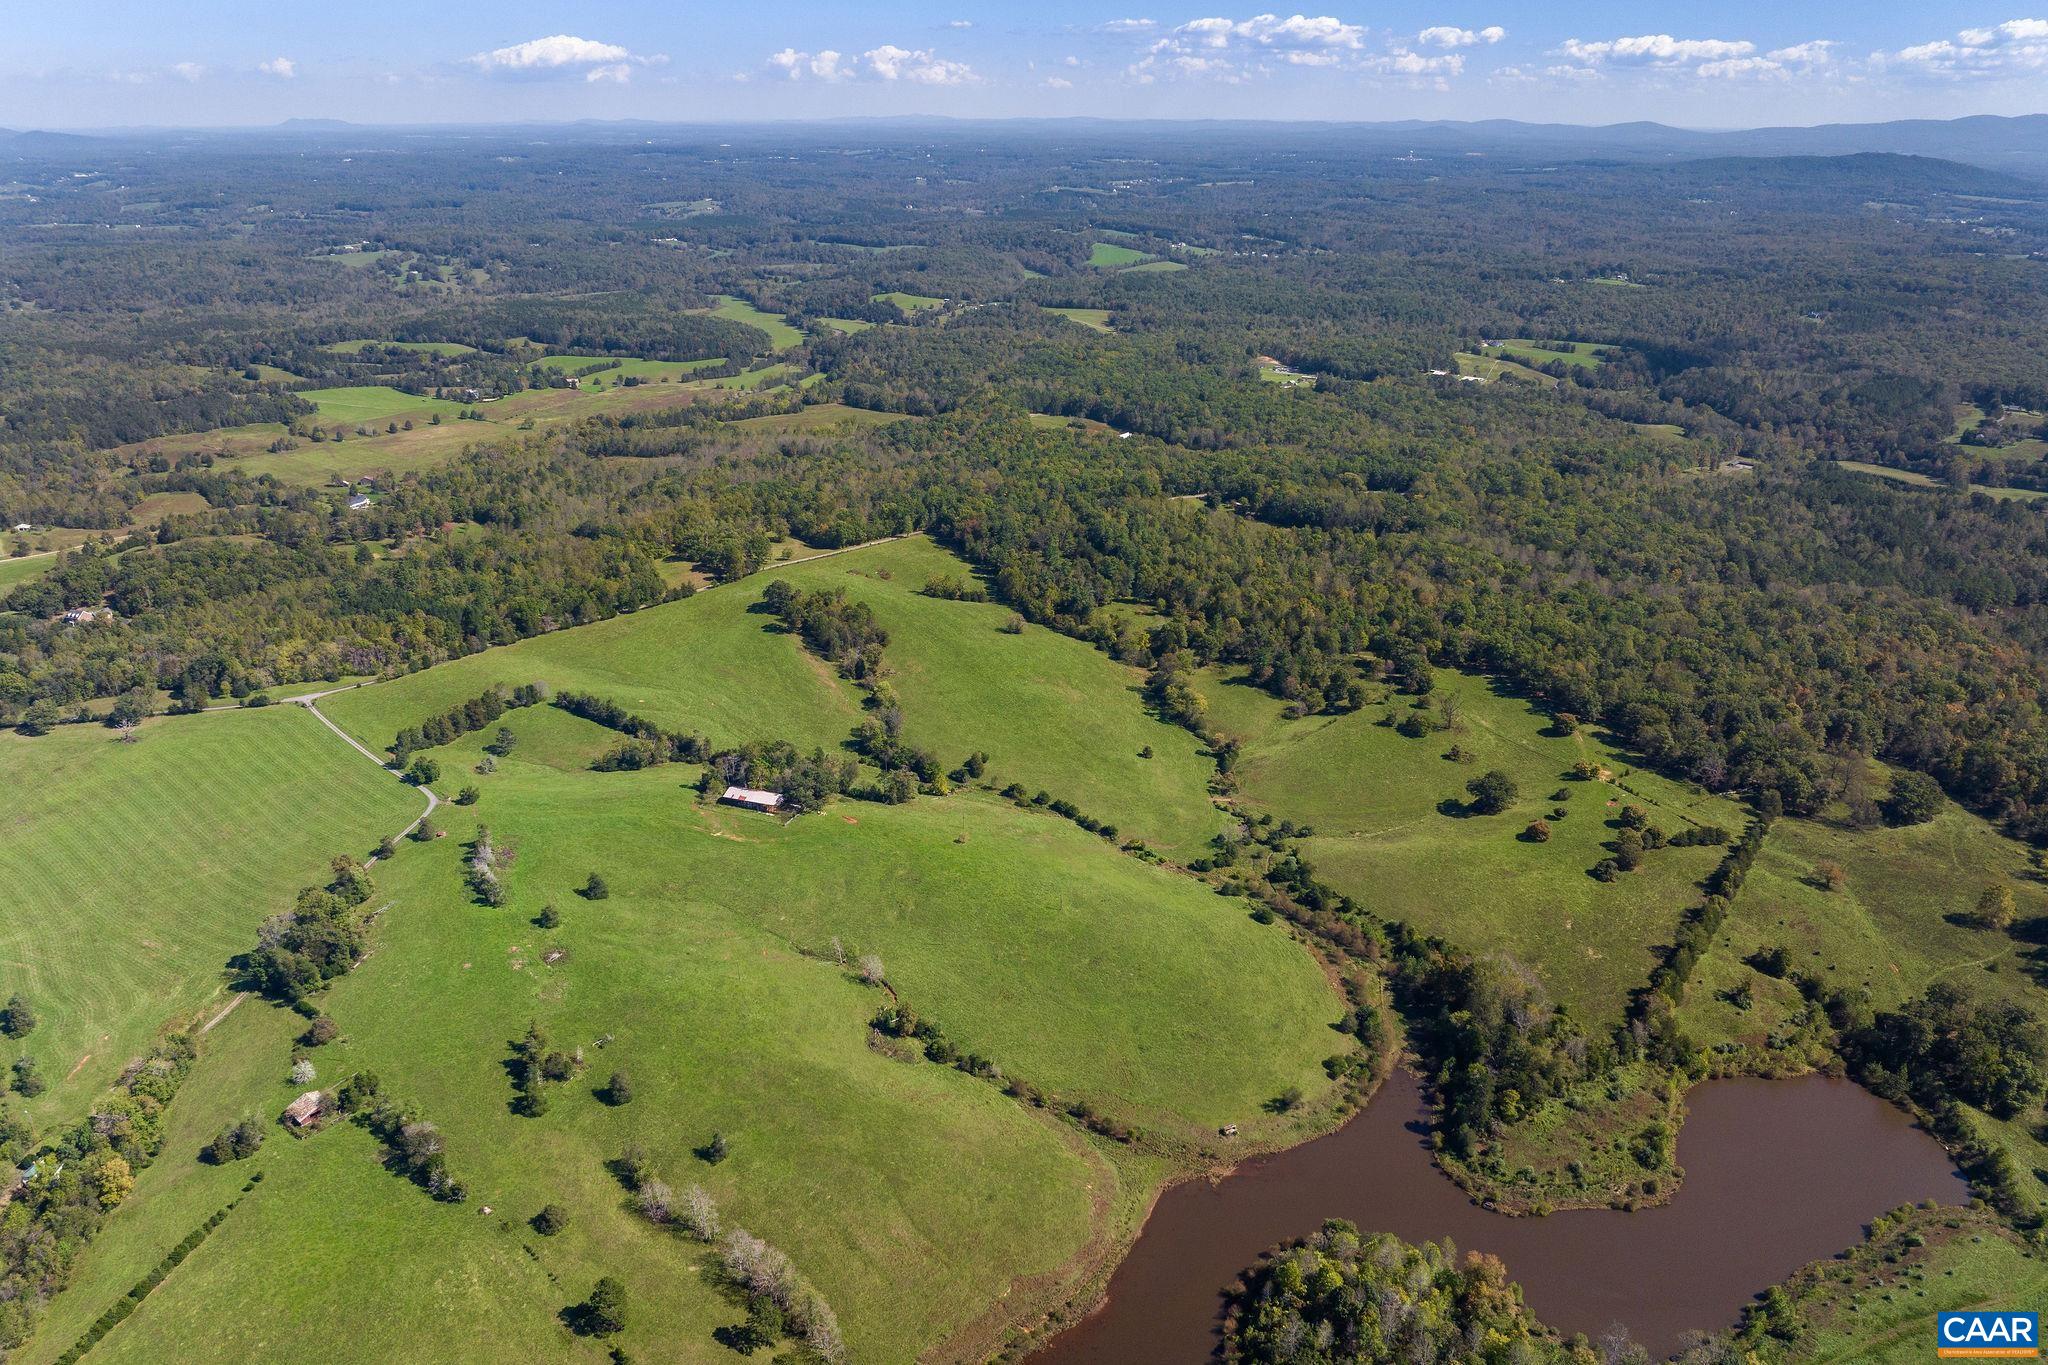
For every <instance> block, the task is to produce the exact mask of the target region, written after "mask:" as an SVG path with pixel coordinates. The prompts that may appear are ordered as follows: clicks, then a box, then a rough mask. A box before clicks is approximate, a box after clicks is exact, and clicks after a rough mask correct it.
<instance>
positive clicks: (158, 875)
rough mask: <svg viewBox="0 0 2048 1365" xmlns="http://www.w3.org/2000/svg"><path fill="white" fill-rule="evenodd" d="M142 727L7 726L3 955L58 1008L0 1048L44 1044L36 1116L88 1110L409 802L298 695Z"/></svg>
mask: <svg viewBox="0 0 2048 1365" xmlns="http://www.w3.org/2000/svg"><path fill="white" fill-rule="evenodd" d="M136 733H137V740H138V742H136V743H134V744H124V743H121V742H120V741H119V740H118V739H116V738H115V737H114V735H113V733H112V732H111V731H108V730H106V729H104V728H103V727H100V726H96V725H63V726H59V727H57V728H56V729H55V730H53V731H52V732H51V733H50V734H48V735H44V736H41V737H38V738H33V739H31V738H23V737H19V736H14V735H7V736H4V737H0V784H4V785H5V786H6V787H7V789H8V790H9V791H10V792H12V793H14V795H13V797H12V798H11V799H10V802H9V827H8V830H7V836H6V838H5V839H0V885H4V886H6V887H7V893H6V895H5V896H0V960H4V961H6V962H7V963H9V964H10V970H9V972H8V977H9V989H10V990H14V989H19V990H20V991H21V992H22V994H23V995H25V996H26V997H28V998H29V999H30V1000H32V1001H34V1002H36V1004H37V1006H38V1008H39V1011H40V1012H41V1013H42V1015H43V1020H42V1023H41V1025H40V1026H39V1027H38V1028H37V1029H36V1030H35V1032H33V1033H32V1034H30V1035H29V1036H28V1037H27V1038H25V1039H21V1040H18V1041H17V1040H9V1041H8V1042H6V1043H5V1044H0V1054H4V1055H0V1061H4V1062H9V1063H11V1062H12V1061H13V1059H14V1058H15V1057H17V1056H22V1055H27V1056H32V1057H34V1058H35V1059H36V1060H37V1061H38V1062H39V1063H40V1064H41V1067H42V1070H43V1073H44V1075H45V1076H46V1077H48V1078H49V1080H50V1086H49V1089H48V1090H47V1091H46V1092H45V1093H44V1094H42V1095H40V1096H38V1097H36V1098H35V1099H33V1100H31V1101H29V1102H28V1103H27V1104H26V1105H24V1107H23V1108H24V1111H25V1113H26V1115H27V1117H28V1118H29V1119H30V1121H31V1122H32V1123H33V1124H34V1126H35V1127H36V1128H37V1129H38V1130H42V1129H47V1128H52V1127H57V1126H61V1125H62V1124H63V1123H65V1122H67V1121H69V1120H71V1119H73V1118H75V1117H76V1116H77V1115H78V1114H79V1113H80V1112H82V1106H84V1105H86V1104H88V1103H90V1102H91V1101H92V1100H93V1099H94V1098H95V1097H97V1096H98V1095H99V1094H100V1093H101V1092H103V1091H104V1090H105V1088H106V1087H107V1086H108V1085H110V1084H111V1083H112V1081H113V1079H114V1075H115V1073H116V1072H117V1071H118V1070H119V1068H120V1066H121V1065H122V1064H123V1063H124V1062H126V1061H127V1059H128V1058H130V1057H132V1056H136V1055H138V1054H140V1053H141V1052H142V1051H144V1050H146V1047H147V1044H148V1040H149V1039H150V1038H151V1037H153V1036H154V1035H155V1033H156V1032H157V1030H158V1029H159V1028H160V1027H161V1025H162V1024H163V1022H164V1019H165V1016H166V1015H167V1014H177V1013H179V1012H181V1011H184V1010H189V1009H197V1008H200V1007H202V1006H205V1005H207V1004H208V1003H209V1002H210V1001H212V1000H213V999H214V998H215V997H216V996H217V993H218V990H219V980H220V967H221V964H222V963H223V962H225V961H226V960H227V959H228V958H229V957H230V956H232V955H233V954H235V953H237V952H240V951H242V950H243V949H245V948H247V947H248V946H249V944H250V943H251V942H252V941H253V938H254V935H255V933H256V930H257V927H258V926H259V924H260V923H261V922H262V920H263V919H264V918H265V917H266V916H267V915H269V914H270V913H272V912H273V911H274V910H276V909H278V908H280V907H281V906H283V905H284V904H286V903H288V901H289V899H290V897H291V896H292V895H293V894H294V893H295V892H296V891H297V890H298V888H300V887H301V886H304V885H305V884H306V883H307V882H308V881H310V880H313V879H314V876H315V874H317V873H318V871H319V870H320V869H321V868H323V867H324V866H325V865H326V862H327V860H328V859H329V858H331V857H333V856H334V855H335V854H337V853H357V854H360V853H366V852H368V851H369V850H370V849H371V848H372V847H374V846H375V844H376V842H377V840H378V839H379V838H380V837H382V836H383V835H384V834H385V833H386V832H388V831H389V830H390V829H392V828H394V827H395V826H396V825H397V824H398V823H399V822H400V821H401V820H402V819H403V818H404V815H403V813H404V812H405V811H406V809H407V808H408V807H409V806H410V805H411V802H410V800H408V799H407V798H405V797H404V796H403V789H402V788H400V787H399V786H398V785H397V783H396V782H395V781H393V780H392V779H391V778H389V777H388V776H384V777H379V776H376V775H372V774H370V773H368V772H366V771H364V770H363V769H362V768H360V767H358V766H357V764H356V762H355V760H354V759H344V758H342V756H341V751H340V750H338V749H337V748H335V747H333V742H332V741H331V740H329V739H328V738H326V737H325V736H323V735H321V734H320V733H319V732H318V730H317V728H316V727H315V726H314V725H313V724H312V723H311V722H309V721H307V720H305V719H304V718H303V717H300V716H298V715H296V714H295V713H293V712H291V711H290V710H288V709H287V708H284V707H268V708H239V709H237V710H236V711H234V712H231V713H221V714H215V715H213V716H212V717H211V719H208V720H204V721H200V720H186V719H184V718H157V719H152V720H148V721H145V722H143V724H142V725H141V727H140V728H139V729H138V730H137V732H136ZM88 868H89V869H91V873H90V875H82V874H81V871H80V870H81V869H88ZM165 868H176V869H178V870H179V873H180V875H179V876H177V877H176V878H172V879H166V878H165V877H164V876H163V875H162V874H163V869H165ZM87 1054H90V1061H89V1063H88V1064H87V1065H86V1066H84V1067H83V1068H81V1069H78V1070H77V1071H76V1073H75V1074H71V1075H67V1074H66V1073H68V1072H71V1071H72V1068H73V1064H74V1063H75V1062H76V1061H77V1060H78V1059H79V1058H80V1057H84V1056H86V1055H87ZM60 1077H62V1078H63V1079H59V1078H60Z"/></svg>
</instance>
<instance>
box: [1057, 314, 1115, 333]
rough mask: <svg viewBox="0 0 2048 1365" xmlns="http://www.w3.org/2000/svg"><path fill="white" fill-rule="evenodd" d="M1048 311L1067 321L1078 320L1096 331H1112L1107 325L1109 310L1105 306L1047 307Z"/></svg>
mask: <svg viewBox="0 0 2048 1365" xmlns="http://www.w3.org/2000/svg"><path fill="white" fill-rule="evenodd" d="M1045 311H1046V312H1048V313H1058V314H1059V315H1060V316H1061V317H1063V318H1065V319H1066V320H1067V321H1069V322H1078V323H1080V324H1081V325H1082V326H1083V327H1092V328H1094V329H1095V330H1096V331H1098V332H1114V331H1115V330H1116V328H1114V327H1112V326H1110V325H1109V314H1110V310H1109V309H1107V308H1048V309H1046V310H1045Z"/></svg>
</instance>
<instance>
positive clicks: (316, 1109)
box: [284, 1090, 320, 1128]
mask: <svg viewBox="0 0 2048 1365" xmlns="http://www.w3.org/2000/svg"><path fill="white" fill-rule="evenodd" d="M319 1116H320V1092H319V1091H317V1090H308V1091H307V1092H306V1093H305V1094H303V1095H301V1096H299V1097H298V1098H297V1099H295V1100H293V1101H292V1102H291V1103H290V1104H288V1105H286V1106H285V1107H284V1121H285V1122H286V1123H289V1124H290V1125H291V1126H292V1127H294V1128H304V1127H305V1126H306V1125H307V1124H309V1123H311V1122H312V1121H313V1120H314V1119H316V1118H318V1117H319Z"/></svg>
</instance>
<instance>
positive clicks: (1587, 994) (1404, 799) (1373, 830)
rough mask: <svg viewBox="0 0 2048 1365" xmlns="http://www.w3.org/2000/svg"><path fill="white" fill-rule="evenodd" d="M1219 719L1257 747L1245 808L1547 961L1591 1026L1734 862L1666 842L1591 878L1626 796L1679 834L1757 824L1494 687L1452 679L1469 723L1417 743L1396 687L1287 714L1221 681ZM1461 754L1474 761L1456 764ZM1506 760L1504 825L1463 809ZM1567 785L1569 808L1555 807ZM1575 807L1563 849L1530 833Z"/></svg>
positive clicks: (1439, 928) (1373, 888)
mask: <svg viewBox="0 0 2048 1365" xmlns="http://www.w3.org/2000/svg"><path fill="white" fill-rule="evenodd" d="M1204 695H1205V696H1206V697H1208V698H1209V699H1210V720H1209V723H1210V725H1211V726H1212V727H1215V728H1217V729H1220V730H1222V731H1223V732H1224V733H1226V734H1230V735H1234V736H1236V737H1238V738H1240V739H1241V740H1242V741H1243V744H1244V747H1243V751H1242V754H1241V757H1240V758H1239V760H1238V765H1237V772H1238V777H1239V781H1240V784H1241V789H1242V798H1243V804H1244V806H1245V808H1246V809H1247V810H1249V811H1251V812H1252V813H1254V814H1264V813H1270V814H1272V815H1273V816H1275V817H1276V818H1285V819H1290V820H1293V821H1295V822H1296V823H1297V824H1306V825H1308V826H1310V827H1311V828H1312V829H1313V831H1314V834H1313V837H1311V838H1309V839H1307V840H1306V841H1305V844H1306V856H1307V857H1308V859H1309V861H1310V862H1311V863H1312V864H1313V865H1314V866H1315V867H1316V869H1317V871H1318V873H1319V874H1320V875H1321V877H1322V878H1323V880H1324V881H1326V882H1328V883H1329V884H1330V885H1332V886H1334V887H1335V888H1337V889H1338V890H1340V891H1343V892H1345V893H1346V894H1348V895H1350V896H1352V897H1354V898H1355V899H1357V900H1358V901H1359V902H1360V903H1361V904H1362V905H1364V906H1365V907H1366V908H1367V909H1368V910H1370V911H1371V912H1372V913H1374V914H1377V915H1380V916H1382V917H1385V918H1388V919H1398V920H1405V921H1407V922H1408V923H1410V924H1411V925H1413V926H1415V927H1416V928H1418V929H1421V930H1423V931H1425V932H1428V933H1433V934H1441V935H1443V936H1444V937H1445V938H1447V939H1449V940H1451V941H1452V942H1454V943H1457V944H1459V945H1461V946H1463V947H1465V948H1468V949H1471V950H1473V951H1476V952H1482V953H1483V952H1488V951H1494V950H1498V951H1502V952H1505V953H1507V954H1509V955H1510V956H1512V957H1514V958H1515V959H1516V960H1517V961H1520V962H1522V963H1524V964H1526V965H1527V966H1529V967H1531V968H1533V969H1534V970H1535V971H1536V973H1537V974H1538V975H1539V976H1540V977H1541V978H1542V980H1543V981H1544V982H1545V984H1546V985H1547V986H1548V987H1549V989H1550V992H1551V994H1552V996H1553V997H1554V998H1556V999H1558V1000H1560V1001H1563V1002H1565V1003H1567V1004H1569V1005H1570V1006H1571V1008H1572V1010H1573V1011H1574V1013H1576V1014H1577V1015H1578V1017H1579V1018H1580V1019H1582V1020H1587V1021H1589V1022H1593V1023H1597V1024H1599V1025H1602V1026H1604V1025H1607V1024H1611V1023H1613V1022H1615V1021H1616V1020H1618V1019H1619V1018H1620V1016H1621V1013H1622V1010H1623V1008H1624V1007H1625V1006H1626V1004H1627V1000H1628V992H1629V991H1630V990H1631V989H1632V988H1634V987H1636V986H1638V985H1640V984H1641V983H1642V982H1643V981H1645V980H1646V979H1647V978H1648V977H1649V974H1650V970H1651V968H1652V967H1653V966H1654V965H1655V958H1654V952H1655V950H1656V949H1657V948H1659V947H1661V946H1663V945H1665V944H1668V943H1669V942H1670V941H1671V936H1672V933H1673V931H1674V930H1676V928H1677V927H1678V923H1679V919H1680V916H1681V915H1682V914H1683V913H1684V911H1685V910H1686V909H1687V907H1689V906H1691V905H1693V904H1695V903H1697V901H1698V900H1699V896H1700V893H1699V890H1698V887H1697V885H1696V883H1697V882H1698V881H1699V880H1700V879H1701V878H1703V877H1705V876H1706V875H1707V873H1709V872H1711V871H1712V870H1713V868H1714V866H1715V865H1716V864H1717V863H1718V862H1719V861H1720V859H1721V854H1722V850H1720V849H1716V848H1666V849H1659V850H1657V851H1654V852H1652V853H1650V854H1649V855H1648V857H1647V858H1646V860H1645V862H1644V865H1643V867H1642V868H1641V869H1639V870H1638V871H1635V872H1631V873H1624V874H1622V875H1621V877H1620V878H1619V879H1618V880H1616V881H1614V882H1611V883H1603V882H1599V881H1595V880H1594V879H1593V878H1592V877H1591V876H1589V875H1588V869H1590V868H1591V867H1592V866H1593V865H1594V864H1595V863H1596V862H1598V861H1599V860H1600V859H1601V858H1603V857H1606V856H1607V853H1608V850H1607V849H1606V848H1605V847H1604V845H1605V844H1606V843H1608V842H1609V841H1611V840H1612V839H1613V838H1614V837H1615V834H1616V829H1615V827H1614V824H1613V822H1614V820H1615V818H1616V816H1617V815H1618V814H1619V812H1620V810H1621V807H1622V806H1623V805H1625V804H1633V805H1638V806H1641V807H1643V808H1644V810H1646V811H1647V812H1648V814H1649V818H1650V823H1652V824H1655V825H1658V826H1660V827H1661V828H1662V829H1663V830H1664V831H1665V833H1667V834H1676V833H1678V832H1679V831H1681V830H1683V829H1685V828H1687V827H1688V826H1690V825H1693V824H1716V825H1720V826H1721V827H1722V828H1724V829H1726V830H1728V832H1729V833H1730V835H1731V836H1732V835H1735V834H1739V833H1740V832H1741V829H1742V826H1743V822H1744V818H1745V813H1744V812H1743V810H1742V809H1741V808H1740V807H1738V806H1736V805H1735V804H1734V803H1733V802H1730V801H1726V800H1723V799H1721V798H1718V797H1714V796H1711V795H1708V794H1706V793H1703V792H1696V791H1693V790H1690V789H1688V788H1686V787H1683V786H1681V785H1680V784H1678V783H1675V782H1672V781H1670V780H1668V779H1665V778H1661V777H1658V776H1656V775H1655V774H1653V773H1650V772H1647V771H1643V770H1640V769H1637V770H1634V771H1631V770H1630V765H1629V763H1628V761H1627V760H1626V758H1624V757H1623V756H1622V755H1620V754H1618V753H1616V752H1615V751H1613V750H1612V749H1610V748H1608V747H1607V746H1605V745H1604V744H1603V743H1602V742H1601V741H1600V740H1599V738H1598V737H1597V736H1596V735H1594V734H1592V733H1589V732H1586V731H1584V730H1582V731H1581V732H1580V733H1579V734H1577V735H1575V736H1572V737H1562V736H1554V735H1551V734H1548V733H1546V731H1547V729H1548V725H1547V718H1546V717H1544V716H1543V715H1542V714H1541V713H1539V712H1538V711H1537V710H1536V709H1535V708H1534V707H1533V706H1531V705H1530V704H1529V703H1528V702H1526V701H1524V700H1522V699H1520V698H1518V697H1514V696H1511V695H1508V694H1506V693H1503V692H1499V691H1496V690H1495V689H1494V688H1493V687H1492V686H1490V685H1489V684H1488V683H1487V681H1486V680H1485V679H1483V678H1477V677H1472V676H1470V675H1466V674H1458V673H1450V672H1440V673H1438V674H1437V687H1436V692H1435V693H1434V694H1433V695H1432V696H1431V697H1430V698H1429V699H1428V700H1429V701H1430V702H1431V703H1434V702H1435V701H1436V699H1437V697H1439V696H1447V697H1450V698H1452V699H1453V701H1454V702H1455V705H1456V708H1457V715H1458V720H1457V728H1456V729H1455V730H1453V731H1448V732H1444V731H1439V732H1436V733H1431V734H1428V735H1425V736H1422V737H1420V738H1416V739H1410V738H1407V737H1405V736H1403V735H1401V734H1399V733H1397V732H1396V731H1395V730H1394V728H1393V727H1392V726H1390V725H1385V724H1382V723H1381V722H1382V721H1383V720H1385V719H1387V718H1393V719H1396V720H1398V719H1400V718H1401V717H1404V716H1406V715H1408V714H1409V713H1410V709H1411V703H1412V702H1413V700H1414V699H1413V698H1411V697H1407V696H1402V695H1396V696H1394V697H1392V698H1391V699H1390V700H1389V701H1388V702H1386V703H1383V704H1379V705H1370V706H1367V707H1365V708H1364V709H1363V710H1360V711H1357V712H1353V713H1351V714H1349V715H1342V716H1310V717H1307V718H1305V719H1301V720H1286V719H1283V718H1282V716H1281V707H1280V703H1278V702H1276V701H1274V700H1272V699H1271V698H1270V697H1268V696H1266V694H1264V693H1263V692H1258V691H1255V690H1254V689H1252V688H1249V687H1246V686H1243V685H1242V684H1237V683H1229V682H1224V681H1222V680H1221V679H1219V678H1217V677H1215V676H1214V675H1213V674H1212V675H1210V677H1209V681H1208V685H1207V686H1206V687H1205V689H1204ZM1453 745H1457V746H1460V747H1461V748H1463V749H1465V750H1467V751H1469V752H1470V754H1471V755H1472V759H1471V761H1470V762H1454V761H1452V760H1451V759H1449V758H1447V757H1445V755H1446V754H1447V753H1448V752H1449V750H1450V749H1451V747H1452V746H1453ZM1582 759H1584V760H1588V761H1590V762H1592V763H1595V764H1597V765H1600V766H1603V767H1605V768H1607V769H1608V770H1609V771H1611V773H1612V774H1613V775H1614V780H1610V781H1574V780H1572V778H1571V776H1570V774H1571V771H1572V768H1573V765H1574V764H1575V763H1577V762H1578V761H1580V760H1582ZM1494 768H1498V769H1500V770H1501V771H1503V772H1505V773H1507V774H1508V775H1509V776H1510V777H1512V778H1513V779H1514V780H1515V783H1516V785H1517V787H1518V788H1519V792H1520V795H1519V799H1517V800H1516V801H1515V803H1514V804H1513V806H1512V807H1511V808H1510V809H1508V810H1507V811H1506V812H1504V813H1502V814H1499V815H1463V814H1456V813H1450V814H1447V813H1444V811H1443V810H1440V809H1439V806H1440V804H1441V803H1443V802H1445V801H1447V800H1448V801H1451V802H1454V803H1459V804H1462V803H1463V802H1464V801H1465V800H1466V799H1467V796H1466V792H1465V783H1466V782H1467V781H1468V780H1470V779H1471V778H1473V777H1476V776H1478V775H1479V774H1480V773H1483V772H1486V771H1488V770H1489V769H1494ZM1559 791H1564V792H1568V793H1569V796H1568V797H1567V798H1566V799H1564V800H1562V801H1555V800H1553V799H1552V796H1553V794H1554V793H1556V792H1559ZM1558 806H1562V807H1563V808H1564V809H1565V810H1567V811H1568V812H1569V813H1568V814H1567V815H1566V816H1565V818H1563V819H1559V820H1551V821H1550V824H1551V828H1552V836H1551V838H1550V840H1549V842H1547V843H1529V842H1525V841H1523V840H1522V839H1521V838H1520V837H1519V836H1520V834H1521V832H1522V830H1523V829H1524V828H1525V827H1526V826H1527V825H1528V824H1529V823H1530V822H1531V821H1532V820H1535V819H1537V818H1538V817H1539V816H1541V817H1547V816H1548V815H1549V812H1550V811H1551V810H1552V809H1553V808H1554V807H1558Z"/></svg>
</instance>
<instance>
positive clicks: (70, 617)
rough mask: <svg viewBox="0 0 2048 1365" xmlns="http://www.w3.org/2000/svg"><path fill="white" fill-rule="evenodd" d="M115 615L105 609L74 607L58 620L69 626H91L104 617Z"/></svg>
mask: <svg viewBox="0 0 2048 1365" xmlns="http://www.w3.org/2000/svg"><path fill="white" fill-rule="evenodd" d="M113 614H114V613H113V612H111V611H109V610H107V609H106V608H105V607H73V608H72V609H71V610H70V611H67V612H65V613H64V614H63V615H62V616H61V617H59V618H58V619H59V620H62V621H64V622H65V623H66V624H68V625H74V626H89V625H91V624H92V623H93V622H95V621H97V620H100V619H101V618H102V617H111V616H113Z"/></svg>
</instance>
